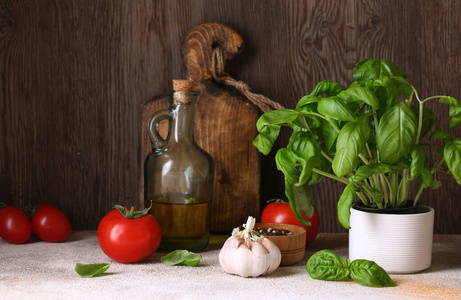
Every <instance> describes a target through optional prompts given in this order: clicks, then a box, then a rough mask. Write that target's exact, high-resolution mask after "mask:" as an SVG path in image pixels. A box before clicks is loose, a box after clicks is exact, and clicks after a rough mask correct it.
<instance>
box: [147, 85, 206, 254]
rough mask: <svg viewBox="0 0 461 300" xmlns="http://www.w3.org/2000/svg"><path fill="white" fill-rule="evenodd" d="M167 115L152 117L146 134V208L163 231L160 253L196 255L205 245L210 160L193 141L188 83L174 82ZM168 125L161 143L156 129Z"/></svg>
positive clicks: (193, 97)
mask: <svg viewBox="0 0 461 300" xmlns="http://www.w3.org/2000/svg"><path fill="white" fill-rule="evenodd" d="M173 89H174V92H173V94H172V97H170V98H169V101H170V107H169V109H168V110H161V111H158V112H156V113H154V114H153V115H152V117H151V118H150V119H149V122H148V133H149V137H150V139H151V142H152V147H153V152H152V154H151V155H150V156H149V157H148V159H147V161H146V165H145V206H146V207H149V206H150V205H151V203H152V208H151V210H150V213H151V214H152V215H153V216H154V217H155V218H156V219H157V221H158V222H159V224H160V227H161V229H162V242H161V243H160V246H159V251H161V252H169V251H172V250H176V249H187V250H190V251H201V250H204V249H205V248H206V247H207V246H208V242H209V237H210V228H209V223H210V213H211V199H212V191H213V180H214V162H213V159H212V158H211V156H210V155H209V154H208V153H206V152H205V151H204V150H203V149H201V148H200V147H199V146H198V145H197V144H196V143H195V141H194V114H195V108H194V105H195V101H196V98H197V96H198V94H199V93H198V92H196V91H194V90H193V81H187V80H173ZM162 120H168V122H169V132H168V137H167V138H166V139H163V138H162V137H161V135H160V134H159V132H158V130H157V129H158V124H159V122H161V121H162Z"/></svg>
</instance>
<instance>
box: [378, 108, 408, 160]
mask: <svg viewBox="0 0 461 300" xmlns="http://www.w3.org/2000/svg"><path fill="white" fill-rule="evenodd" d="M416 130H417V121H416V117H415V115H414V113H413V112H412V111H411V109H410V108H408V106H406V105H405V104H404V103H400V104H398V105H395V106H394V107H393V108H391V109H390V110H388V111H386V112H385V113H384V115H383V116H382V118H381V120H380V122H379V124H378V129H377V130H376V147H377V149H378V151H379V160H380V162H383V163H386V164H394V163H396V162H397V161H398V160H399V159H400V158H401V157H405V156H407V153H408V152H409V149H410V146H411V145H412V144H413V143H414V141H415V139H416Z"/></svg>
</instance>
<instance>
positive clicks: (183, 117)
mask: <svg viewBox="0 0 461 300" xmlns="http://www.w3.org/2000/svg"><path fill="white" fill-rule="evenodd" d="M175 94H176V93H175ZM175 96H177V97H174V98H175V99H174V102H173V106H172V109H171V117H172V122H171V128H170V134H171V137H170V142H176V143H193V142H194V118H195V100H196V96H197V95H196V94H191V93H188V94H183V93H181V94H177V95H175Z"/></svg>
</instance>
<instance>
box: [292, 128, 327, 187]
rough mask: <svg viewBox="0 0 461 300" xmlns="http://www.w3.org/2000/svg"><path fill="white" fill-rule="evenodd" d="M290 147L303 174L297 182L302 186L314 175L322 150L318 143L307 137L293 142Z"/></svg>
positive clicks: (297, 184)
mask: <svg viewBox="0 0 461 300" xmlns="http://www.w3.org/2000/svg"><path fill="white" fill-rule="evenodd" d="M288 147H289V149H290V150H291V151H292V153H293V155H294V157H295V158H296V161H298V162H299V163H300V166H299V168H300V171H301V174H300V175H299V180H298V182H295V185H296V186H301V185H303V184H304V183H306V182H307V181H308V180H309V178H310V176H311V174H312V168H313V167H314V163H315V161H316V160H317V159H318V157H319V156H320V151H321V150H320V147H319V145H318V144H317V142H316V141H314V140H312V139H311V138H310V137H308V136H306V135H303V136H301V137H300V138H298V139H296V140H294V141H292V143H290V144H289V145H288ZM293 167H294V166H293Z"/></svg>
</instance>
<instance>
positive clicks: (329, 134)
mask: <svg viewBox="0 0 461 300" xmlns="http://www.w3.org/2000/svg"><path fill="white" fill-rule="evenodd" d="M331 121H332V122H335V121H334V120H331ZM337 125H338V124H337ZM318 133H319V136H320V138H321V139H322V141H323V143H322V145H323V146H324V147H325V150H326V151H327V152H330V150H331V149H332V147H333V145H334V144H335V142H336V138H337V137H338V132H337V131H336V130H335V128H334V127H333V126H332V125H331V124H330V122H328V121H327V120H325V119H321V121H320V130H319V132H318Z"/></svg>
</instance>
